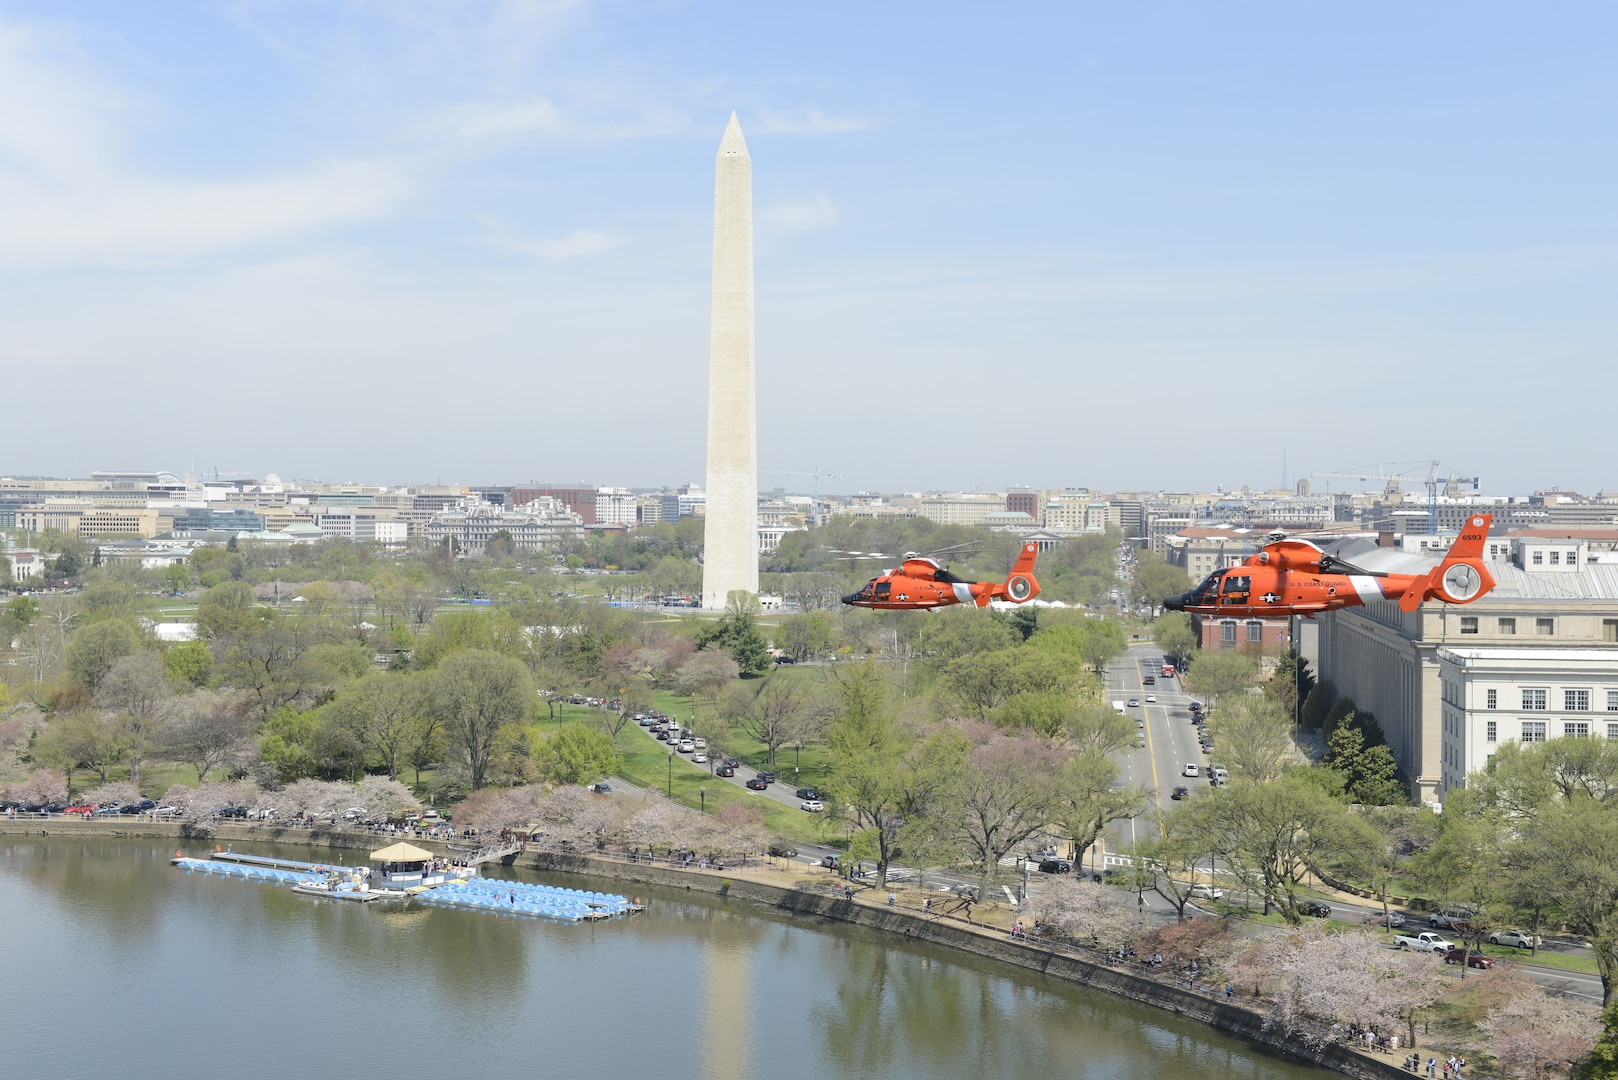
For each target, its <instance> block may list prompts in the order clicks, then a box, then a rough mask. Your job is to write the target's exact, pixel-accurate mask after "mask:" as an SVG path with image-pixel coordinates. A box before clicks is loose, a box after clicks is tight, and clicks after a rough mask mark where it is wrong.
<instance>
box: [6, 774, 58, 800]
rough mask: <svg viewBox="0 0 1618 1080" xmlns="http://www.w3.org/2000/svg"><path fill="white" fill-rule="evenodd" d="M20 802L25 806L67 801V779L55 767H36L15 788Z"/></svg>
mask: <svg viewBox="0 0 1618 1080" xmlns="http://www.w3.org/2000/svg"><path fill="white" fill-rule="evenodd" d="M15 795H16V799H17V801H18V802H20V803H22V804H24V805H25V806H31V805H33V804H35V803H53V802H65V801H67V780H66V779H65V778H64V777H63V776H62V774H61V773H59V772H57V771H56V770H55V769H35V770H34V771H33V772H32V773H29V774H28V779H26V780H24V781H23V782H22V783H21V784H19V785H17V787H16V788H15Z"/></svg>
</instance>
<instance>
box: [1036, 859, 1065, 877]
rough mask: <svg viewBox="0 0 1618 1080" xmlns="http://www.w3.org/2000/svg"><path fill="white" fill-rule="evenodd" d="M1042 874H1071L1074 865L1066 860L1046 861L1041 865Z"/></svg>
mask: <svg viewBox="0 0 1618 1080" xmlns="http://www.w3.org/2000/svg"><path fill="white" fill-rule="evenodd" d="M1039 872H1040V873H1041V874H1071V873H1072V872H1073V864H1072V863H1070V862H1068V861H1067V860H1066V859H1046V860H1045V861H1044V862H1042V863H1040V864H1039Z"/></svg>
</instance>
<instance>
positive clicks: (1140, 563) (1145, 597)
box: [1129, 548, 1191, 607]
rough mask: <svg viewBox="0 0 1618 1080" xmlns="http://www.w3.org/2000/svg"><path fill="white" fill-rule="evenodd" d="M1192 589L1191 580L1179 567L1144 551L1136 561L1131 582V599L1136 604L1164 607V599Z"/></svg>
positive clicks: (1150, 552) (1148, 551) (1148, 550)
mask: <svg viewBox="0 0 1618 1080" xmlns="http://www.w3.org/2000/svg"><path fill="white" fill-rule="evenodd" d="M1189 588H1191V579H1190V578H1189V577H1187V576H1186V572H1185V571H1184V570H1182V569H1180V568H1179V567H1178V566H1171V565H1169V564H1168V563H1166V562H1164V561H1163V559H1162V558H1161V557H1160V556H1158V555H1156V554H1155V553H1153V552H1152V551H1151V549H1149V548H1148V549H1146V550H1144V551H1142V552H1141V553H1140V554H1139V555H1138V556H1137V557H1136V560H1135V572H1134V574H1133V575H1132V576H1131V578H1130V582H1129V599H1130V602H1131V603H1135V604H1150V605H1151V606H1152V607H1162V606H1163V598H1164V597H1166V596H1173V595H1174V594H1176V593H1183V592H1185V591H1186V590H1187V589H1189Z"/></svg>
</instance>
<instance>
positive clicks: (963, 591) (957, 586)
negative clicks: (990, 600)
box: [950, 581, 977, 604]
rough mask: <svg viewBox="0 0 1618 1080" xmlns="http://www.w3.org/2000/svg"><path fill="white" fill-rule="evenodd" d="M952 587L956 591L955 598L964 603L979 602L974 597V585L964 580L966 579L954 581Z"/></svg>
mask: <svg viewBox="0 0 1618 1080" xmlns="http://www.w3.org/2000/svg"><path fill="white" fill-rule="evenodd" d="M950 588H951V589H953V590H954V592H955V599H957V600H959V601H960V602H961V603H963V604H975V603H977V601H976V600H974V599H972V586H970V585H968V584H967V583H966V582H964V581H957V582H953V583H952V584H951V585H950Z"/></svg>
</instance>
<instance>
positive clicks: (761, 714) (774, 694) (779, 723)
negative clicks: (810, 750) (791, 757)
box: [720, 674, 816, 766]
mask: <svg viewBox="0 0 1618 1080" xmlns="http://www.w3.org/2000/svg"><path fill="white" fill-rule="evenodd" d="M720 712H721V714H722V715H723V716H724V717H725V718H726V719H727V720H729V721H730V722H731V723H732V724H733V725H735V726H736V727H739V728H741V729H742V731H743V732H744V733H746V734H747V735H750V736H752V737H753V738H755V739H757V740H758V741H759V742H761V743H763V744H764V749H765V750H766V752H767V753H768V755H769V761H770V764H771V765H772V766H773V765H774V764H775V757H776V753H777V751H779V750H780V749H781V747H783V746H787V745H790V744H792V743H794V742H799V741H802V740H803V739H805V738H806V737H807V736H808V734H809V732H810V730H811V728H812V727H813V725H814V717H815V712H816V709H815V706H814V703H813V701H812V699H811V695H810V693H809V690H808V688H807V687H805V686H804V684H803V683H802V682H801V681H800V680H797V679H793V678H790V677H782V676H780V675H775V674H770V675H767V676H765V677H764V678H763V679H761V680H759V681H758V682H756V683H752V684H740V685H735V686H732V687H731V689H730V692H729V693H727V694H726V695H725V697H724V699H723V700H722V701H721V703H720Z"/></svg>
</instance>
